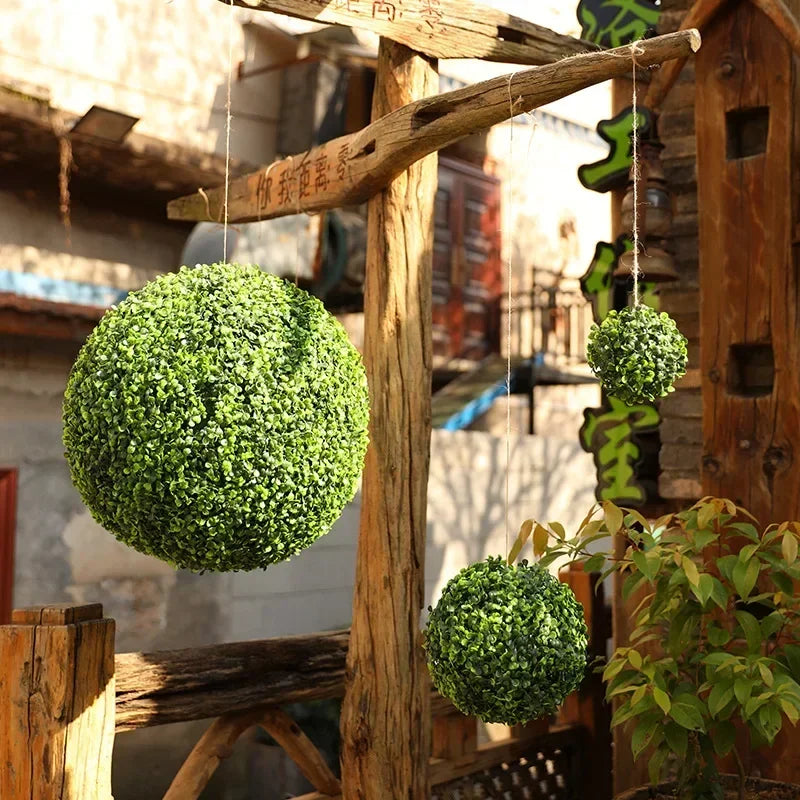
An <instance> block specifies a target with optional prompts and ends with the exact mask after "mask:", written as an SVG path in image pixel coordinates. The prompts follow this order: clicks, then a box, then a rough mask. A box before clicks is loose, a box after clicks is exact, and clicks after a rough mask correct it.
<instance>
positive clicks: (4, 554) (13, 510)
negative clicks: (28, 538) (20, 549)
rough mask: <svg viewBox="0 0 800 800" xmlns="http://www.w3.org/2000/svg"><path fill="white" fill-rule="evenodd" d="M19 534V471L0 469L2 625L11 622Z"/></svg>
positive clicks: (0, 622)
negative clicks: (16, 543)
mask: <svg viewBox="0 0 800 800" xmlns="http://www.w3.org/2000/svg"><path fill="white" fill-rule="evenodd" d="M16 533H17V470H16V469H0V625H5V624H7V623H8V622H10V621H11V604H12V602H13V600H12V597H13V592H14V546H15V540H16Z"/></svg>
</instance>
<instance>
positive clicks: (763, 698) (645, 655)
mask: <svg viewBox="0 0 800 800" xmlns="http://www.w3.org/2000/svg"><path fill="white" fill-rule="evenodd" d="M603 510H604V511H605V514H604V524H605V528H603V527H602V526H601V527H599V528H598V527H596V526H595V527H594V528H593V529H592V542H591V543H592V547H591V550H590V549H589V548H587V547H586V546H585V545H584V543H583V538H582V537H583V530H584V527H585V525H584V526H581V528H580V529H579V530H578V532H577V534H576V535H575V537H574V538H573V539H572V540H569V541H566V542H563V543H560V545H559V549H558V551H557V552H558V555H559V557H561V558H563V559H564V560H565V561H567V562H571V563H578V564H581V565H582V566H583V567H584V569H586V567H587V565H588V564H591V565H594V564H596V563H598V561H597V558H598V555H597V553H598V545H599V544H600V543H601V542H603V540H604V542H603V545H602V549H600V550H599V552H600V554H601V555H602V557H603V559H604V560H605V563H606V564H608V565H610V566H608V567H607V569H610V570H611V571H613V572H616V573H617V574H618V575H619V576H620V577H621V578H622V595H623V598H624V599H625V600H626V603H627V604H628V605H627V608H628V610H629V613H630V615H631V632H630V635H629V637H628V642H627V643H623V645H622V646H620V647H618V648H617V650H616V652H615V653H614V654H613V655H612V656H611V658H610V659H609V661H608V664H607V665H606V667H605V670H604V672H603V680H604V682H605V684H606V697H607V699H608V700H609V702H613V703H614V704H615V711H614V715H613V717H612V726H617V725H625V726H626V727H627V728H628V729H629V730H630V735H631V741H632V745H633V749H634V753H635V756H636V757H647V758H648V759H649V767H650V774H651V776H658V775H660V773H661V768H662V766H663V764H664V761H665V759H666V758H667V756H668V755H669V754H670V753H671V754H672V757H673V758H672V759H671V763H674V764H675V766H676V769H677V778H678V785H679V792H678V796H679V797H680V798H681V800H709V799H710V798H717V797H718V796H719V792H720V791H721V789H720V786H719V780H718V773H717V767H716V764H715V758H716V756H717V755H720V756H723V755H727V754H729V753H730V752H731V751H732V750H733V749H734V747H739V746H741V741H742V740H744V741H749V742H750V743H751V744H752V745H753V746H761V745H767V744H770V743H772V742H773V741H774V740H775V737H776V736H777V734H778V732H779V731H780V730H781V728H782V727H783V725H785V724H786V723H787V722H789V723H791V724H795V723H797V722H800V684H798V680H800V645H799V644H797V643H798V642H800V593H797V592H795V589H794V586H795V582H796V581H798V580H800V564H798V560H799V559H798V556H797V552H796V550H795V544H796V540H795V533H798V531H800V525H798V524H797V523H782V524H780V525H770V526H769V527H767V528H766V529H759V528H758V527H757V526H756V525H754V524H752V522H750V521H743V520H752V517H751V516H750V515H749V513H748V512H747V511H745V510H744V509H742V508H739V507H738V506H736V505H735V504H734V503H733V502H731V501H730V500H725V499H722V498H714V497H706V498H704V499H703V500H701V501H699V502H698V503H696V504H695V505H694V506H692V507H691V508H689V509H686V510H685V511H682V512H680V513H677V514H668V515H665V516H663V517H661V518H659V519H657V520H650V521H648V520H646V519H644V518H642V517H641V514H636V515H635V514H633V513H631V512H630V511H629V510H625V509H622V512H623V515H622V520H623V522H622V523H620V522H619V520H620V515H619V513H617V512H615V510H614V509H613V508H609V507H608V504H605V506H604V509H603ZM589 518H591V515H589V517H587V519H589ZM553 552H554V551H547V552H546V553H545V555H546V556H547V555H552V554H553ZM741 729H744V730H746V732H747V734H748V736H744V737H741V739H738V740H737V736H736V732H737V730H741ZM737 741H738V742H739V744H737ZM739 755H740V756H742V757H743V756H744V755H745V754H744V753H739ZM744 760H746V759H744ZM654 780H655V778H654Z"/></svg>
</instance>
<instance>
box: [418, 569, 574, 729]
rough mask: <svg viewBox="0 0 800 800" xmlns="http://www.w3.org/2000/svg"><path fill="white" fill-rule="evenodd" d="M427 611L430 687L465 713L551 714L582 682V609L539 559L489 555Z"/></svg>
mask: <svg viewBox="0 0 800 800" xmlns="http://www.w3.org/2000/svg"><path fill="white" fill-rule="evenodd" d="M430 612H431V613H430V618H429V620H428V624H427V626H426V628H425V650H426V654H427V659H428V666H429V669H430V673H431V677H432V680H433V685H434V686H435V687H436V688H437V689H438V690H439V692H440V693H441V694H442V695H444V696H445V697H447V698H449V699H450V700H451V701H452V702H453V705H455V707H456V708H457V709H459V711H461V712H463V713H464V714H468V715H474V716H476V717H478V718H479V719H481V720H483V721H484V722H501V723H505V724H506V725H515V724H519V723H524V722H528V721H530V720H532V719H536V718H538V717H542V716H546V715H548V714H552V713H554V712H555V711H556V710H557V708H558V706H559V705H561V703H562V702H563V701H564V699H565V698H566V697H567V695H569V694H570V693H571V692H573V691H575V690H576V689H577V688H578V686H579V685H580V683H581V681H582V680H583V677H584V674H585V671H586V648H587V644H588V634H587V629H586V622H585V620H584V616H583V608H582V607H581V605H580V603H578V601H577V600H576V599H575V595H574V594H573V593H572V590H571V589H570V588H569V587H568V586H566V585H565V584H562V583H560V582H559V581H558V580H557V579H556V578H555V577H553V576H552V575H551V574H550V573H549V572H548V571H547V570H546V569H544V568H543V567H540V566H538V564H528V563H527V561H522V562H520V563H519V564H509V563H507V562H506V560H505V559H503V558H500V557H490V558H488V559H487V560H486V561H482V562H480V563H477V564H473V565H472V566H469V567H466V568H465V569H462V570H461V572H459V573H458V575H456V576H455V577H454V578H453V579H452V580H450V582H449V583H448V584H447V586H445V588H444V591H443V592H442V596H441V598H440V600H439V602H438V603H437V604H436V607H435V608H433V609H430Z"/></svg>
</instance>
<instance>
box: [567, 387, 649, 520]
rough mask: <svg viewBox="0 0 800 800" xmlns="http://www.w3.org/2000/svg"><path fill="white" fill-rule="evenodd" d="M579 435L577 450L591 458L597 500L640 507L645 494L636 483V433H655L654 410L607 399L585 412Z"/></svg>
mask: <svg viewBox="0 0 800 800" xmlns="http://www.w3.org/2000/svg"><path fill="white" fill-rule="evenodd" d="M583 416H584V419H585V422H584V424H583V427H582V428H581V431H580V441H581V446H582V447H583V449H584V450H585V451H586V452H587V453H592V455H593V456H594V463H595V467H596V468H597V478H598V482H597V491H596V497H597V499H598V500H612V501H613V502H615V503H628V504H629V505H640V504H642V503H644V502H645V500H646V499H647V493H646V491H645V490H644V488H643V487H642V486H641V484H640V483H639V482H638V481H637V479H636V478H637V476H636V467H637V465H638V463H639V461H640V459H641V455H642V448H641V446H640V444H639V443H638V442H637V441H636V434H637V433H645V432H648V431H652V430H655V429H656V428H657V427H658V425H659V423H660V422H661V417H660V415H659V413H658V411H657V410H656V408H655V407H654V406H649V405H641V406H626V405H625V403H623V402H622V401H621V400H617V399H616V398H614V397H609V398H607V400H606V403H605V404H604V405H603V406H601V407H600V408H587V409H586V410H585V411H584V412H583Z"/></svg>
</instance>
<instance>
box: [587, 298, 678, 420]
mask: <svg viewBox="0 0 800 800" xmlns="http://www.w3.org/2000/svg"><path fill="white" fill-rule="evenodd" d="M586 355H587V358H588V361H589V366H590V367H591V368H592V372H594V374H595V375H596V376H597V377H598V378H599V379H600V382H601V383H602V384H603V388H605V390H606V391H607V392H608V393H609V394H610V395H612V396H613V397H616V398H619V399H620V400H622V402H623V403H626V404H627V405H629V406H635V405H639V404H640V403H652V402H654V401H655V400H658V399H659V398H660V397H664V396H665V395H666V394H668V393H669V392H672V391H674V388H673V386H672V384H673V383H674V382H675V381H676V380H677V379H678V378H680V377H681V376H682V375H684V373H685V372H686V360H687V352H686V337H685V336H683V334H682V333H681V332H680V331H679V330H678V326H677V325H676V324H675V321H674V320H673V319H672V318H671V317H670V316H669V315H668V314H665V313H663V312H662V313H660V314H659V313H658V312H657V311H654V310H653V309H652V308H650V307H649V306H636V307H635V308H630V307H628V308H623V309H622V311H609V312H608V316H607V317H606V318H605V319H604V320H603V323H602V324H601V325H599V326H598V325H593V326H592V329H591V330H590V331H589V345H588V347H587V351H586Z"/></svg>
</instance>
